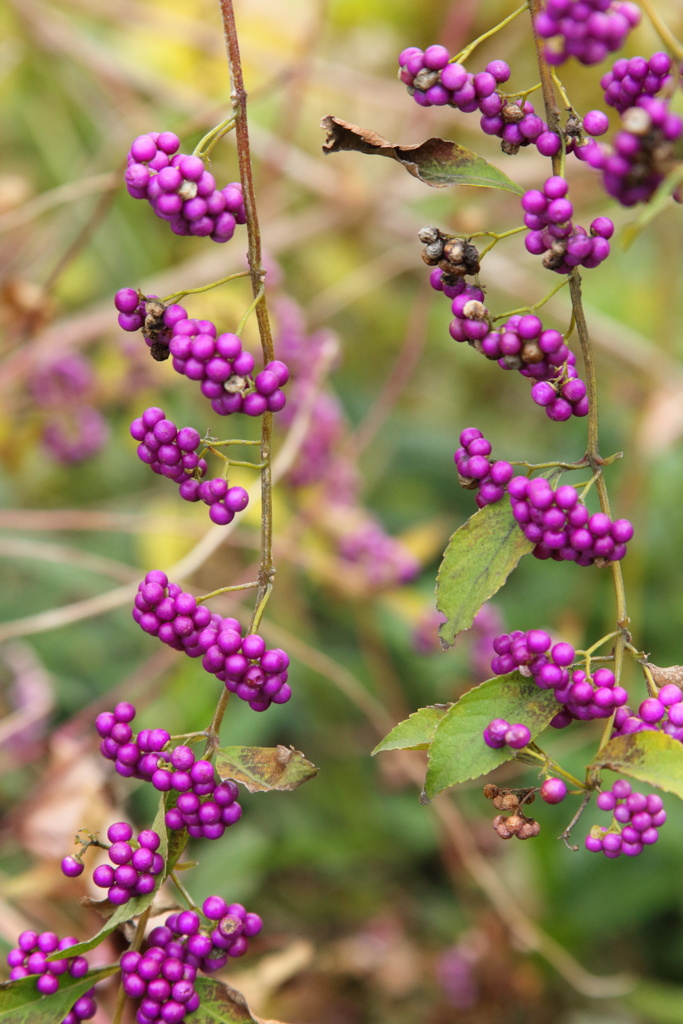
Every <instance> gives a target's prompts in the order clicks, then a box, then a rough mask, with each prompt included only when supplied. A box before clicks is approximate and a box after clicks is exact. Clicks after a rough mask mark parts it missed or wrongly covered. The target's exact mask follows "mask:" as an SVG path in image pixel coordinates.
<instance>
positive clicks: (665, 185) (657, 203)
mask: <svg viewBox="0 0 683 1024" xmlns="http://www.w3.org/2000/svg"><path fill="white" fill-rule="evenodd" d="M681 183H683V164H678V166H676V167H674V169H673V170H672V171H670V172H669V174H667V176H666V177H665V178H664V181H662V182H661V184H660V185H659V186H658V188H657V190H656V191H655V193H654V195H653V196H652V197H651V198H650V200H649V201H648V202H647V204H646V205H645V206H644V207H643V209H642V210H641V212H640V214H639V215H638V216H637V217H636V219H635V220H632V221H631V223H630V224H627V225H626V226H625V227H624V230H623V231H622V236H621V237H622V239H623V243H624V249H629V248H630V247H631V246H632V245H633V243H634V242H635V240H636V239H637V238H638V235H640V234H641V232H642V231H643V230H644V229H645V228H646V227H647V225H648V224H650V222H651V221H653V220H654V219H655V217H658V216H659V214H660V213H662V212H663V211H664V210H665V209H670V207H671V203H670V199H671V195H672V193H673V192H675V191H676V189H677V188H678V187H679V186H680V185H681Z"/></svg>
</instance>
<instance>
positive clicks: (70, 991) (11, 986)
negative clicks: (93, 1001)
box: [0, 946, 119, 1024]
mask: <svg viewBox="0 0 683 1024" xmlns="http://www.w3.org/2000/svg"><path fill="white" fill-rule="evenodd" d="M72 949H75V946H74V947H70V949H69V955H72V953H71V950H72ZM118 970H119V965H118V964H112V965H111V966H109V967H100V968H99V970H96V971H89V972H88V974H86V975H85V977H83V978H71V977H70V976H69V975H66V976H64V975H62V977H61V979H60V984H59V991H58V992H55V994H54V995H52V996H42V995H41V994H40V992H38V991H37V990H36V977H35V976H33V977H30V978H21V979H20V980H18V981H6V982H4V983H3V984H2V985H0V1022H1V1024H61V1022H62V1021H63V1020H64V1018H65V1017H66V1015H67V1013H68V1012H69V1010H70V1009H71V1007H72V1006H73V1005H74V1003H75V1002H76V1000H77V999H80V997H81V996H82V995H84V994H85V993H86V992H87V991H88V989H89V988H92V987H93V985H94V984H95V983H96V982H98V981H101V980H102V979H103V978H108V977H110V975H112V974H116V972H117V971H118Z"/></svg>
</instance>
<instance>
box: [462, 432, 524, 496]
mask: <svg viewBox="0 0 683 1024" xmlns="http://www.w3.org/2000/svg"><path fill="white" fill-rule="evenodd" d="M490 454H491V442H490V441H487V440H486V438H485V437H484V435H483V434H482V432H481V430H478V429H477V428H476V427H467V428H466V429H465V430H463V431H462V433H461V434H460V448H458V449H457V451H456V453H455V455H454V456H453V459H454V461H455V465H456V467H457V470H458V477H459V480H460V484H461V486H462V487H466V488H468V489H471V490H473V489H474V488H476V489H477V494H476V497H475V501H476V503H477V505H478V506H479V508H483V507H484V506H485V505H492V504H494V503H495V502H497V501H500V500H501V498H503V497H504V496H505V487H506V484H508V483H509V482H510V480H511V479H512V474H513V469H512V466H511V465H510V463H509V462H505V461H503V460H502V459H500V460H497V461H496V462H492V461H491V459H490V458H489V456H490Z"/></svg>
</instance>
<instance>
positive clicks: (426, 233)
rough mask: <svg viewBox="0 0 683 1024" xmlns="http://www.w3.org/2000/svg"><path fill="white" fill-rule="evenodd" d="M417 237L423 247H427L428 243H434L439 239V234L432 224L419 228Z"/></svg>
mask: <svg viewBox="0 0 683 1024" xmlns="http://www.w3.org/2000/svg"><path fill="white" fill-rule="evenodd" d="M417 237H418V238H419V239H420V241H421V242H422V244H423V245H429V243H430V242H436V241H437V240H438V239H439V238H441V232H440V231H439V229H438V228H435V227H434V225H433V224H425V226H424V227H423V228H420V230H419V231H418V233H417Z"/></svg>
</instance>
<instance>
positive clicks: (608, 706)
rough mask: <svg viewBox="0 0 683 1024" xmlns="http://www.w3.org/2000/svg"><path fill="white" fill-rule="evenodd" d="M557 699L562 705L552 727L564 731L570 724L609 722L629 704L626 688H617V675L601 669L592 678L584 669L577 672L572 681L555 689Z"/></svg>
mask: <svg viewBox="0 0 683 1024" xmlns="http://www.w3.org/2000/svg"><path fill="white" fill-rule="evenodd" d="M554 689H555V697H556V698H557V700H558V701H560V703H561V704H562V705H563V707H562V709H561V710H560V711H559V712H558V713H557V715H555V717H554V718H553V720H552V721H551V723H550V724H551V725H552V726H553V727H554V728H555V729H563V728H564V727H565V726H567V725H569V724H570V722H572V721H575V720H579V721H582V722H592V721H593V720H594V719H596V718H609V717H610V715H612V714H614V712H615V711H617V714H618V713H619V712H618V710H617V709H619V708H622V707H623V706H624V705H625V704H626V701H627V700H628V693H627V691H626V690H625V689H624V687H623V686H617V685H616V679H615V677H614V673H613V672H611V671H610V669H608V668H599V669H596V671H595V672H593V675H592V676H589V675H587V674H586V672H584V671H583V669H575V670H574V671H573V672H572V674H571V677H570V679H569V680H568V681H567V682H566V683H565V684H564V685H561V686H557V687H554Z"/></svg>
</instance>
